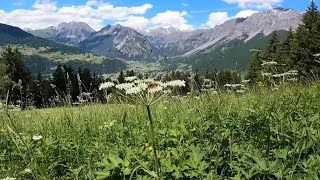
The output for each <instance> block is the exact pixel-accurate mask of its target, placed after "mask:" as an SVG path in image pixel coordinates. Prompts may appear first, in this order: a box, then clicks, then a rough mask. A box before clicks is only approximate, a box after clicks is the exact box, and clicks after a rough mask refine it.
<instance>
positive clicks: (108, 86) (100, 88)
mask: <svg viewBox="0 0 320 180" xmlns="http://www.w3.org/2000/svg"><path fill="white" fill-rule="evenodd" d="M113 86H114V83H113V82H105V83H102V84H100V86H99V90H102V89H108V88H111V87H113Z"/></svg>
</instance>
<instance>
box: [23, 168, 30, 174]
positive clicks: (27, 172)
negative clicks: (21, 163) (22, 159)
mask: <svg viewBox="0 0 320 180" xmlns="http://www.w3.org/2000/svg"><path fill="white" fill-rule="evenodd" d="M23 173H25V174H31V173H32V170H31V169H29V168H26V169H24V170H23Z"/></svg>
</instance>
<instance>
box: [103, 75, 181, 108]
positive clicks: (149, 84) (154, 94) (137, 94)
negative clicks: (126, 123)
mask: <svg viewBox="0 0 320 180" xmlns="http://www.w3.org/2000/svg"><path fill="white" fill-rule="evenodd" d="M126 81H127V82H126V83H122V84H118V85H114V84H113V83H111V82H105V83H103V84H101V85H100V89H105V88H110V87H115V88H116V89H117V90H118V93H119V94H120V95H122V96H125V97H126V98H128V99H131V100H134V101H135V102H138V103H142V104H145V105H151V104H152V103H154V102H155V101H156V100H158V99H159V98H161V97H162V96H164V95H166V94H168V93H170V92H171V90H172V89H173V88H178V87H184V86H185V81H181V80H174V81H169V82H161V81H155V80H153V79H142V80H141V79H137V78H136V77H135V76H133V77H128V78H126Z"/></svg>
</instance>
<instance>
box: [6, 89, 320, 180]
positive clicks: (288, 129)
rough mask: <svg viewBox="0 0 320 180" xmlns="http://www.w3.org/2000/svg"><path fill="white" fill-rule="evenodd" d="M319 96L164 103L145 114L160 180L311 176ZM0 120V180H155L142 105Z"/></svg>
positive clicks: (318, 160) (319, 133)
mask: <svg viewBox="0 0 320 180" xmlns="http://www.w3.org/2000/svg"><path fill="white" fill-rule="evenodd" d="M319 92H320V85H319V84H318V85H315V86H312V87H310V88H302V87H290V88H284V89H278V90H274V91H271V90H268V89H265V90H264V89H262V90H261V91H259V92H252V93H250V92H248V93H246V94H243V95H237V96H235V95H233V94H218V95H203V96H200V97H193V96H188V97H179V98H177V97H176V98H174V97H172V98H165V99H164V100H162V101H161V102H158V103H157V104H155V105H154V106H152V108H151V112H152V114H153V119H154V123H155V131H156V132H157V134H158V140H159V143H158V148H157V150H158V154H159V157H160V164H161V173H162V176H163V179H208V180H212V179H229V178H232V179H317V178H318V176H319V170H320V169H319V167H320V156H319V153H320V114H319V112H320V106H319V102H320V94H319ZM0 119H1V121H0V136H1V138H0V178H6V177H14V178H17V179H129V177H130V175H132V177H133V179H152V176H154V174H155V172H154V171H153V168H154V167H153V154H152V152H151V151H150V150H151V149H152V148H151V147H150V145H148V144H147V143H150V139H148V137H149V134H148V132H149V129H148V123H147V122H148V120H147V115H146V111H145V109H144V108H143V107H141V106H138V105H129V104H122V105H119V104H114V105H113V104H108V105H92V106H85V107H77V108H56V109H42V110H33V111H23V112H12V111H9V112H0ZM107 177H108V178H107ZM142 177H144V178H142ZM182 177H184V178H182Z"/></svg>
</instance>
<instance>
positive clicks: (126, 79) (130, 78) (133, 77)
mask: <svg viewBox="0 0 320 180" xmlns="http://www.w3.org/2000/svg"><path fill="white" fill-rule="evenodd" d="M136 79H137V77H136V76H131V77H126V78H124V80H125V81H127V82H132V81H134V80H136Z"/></svg>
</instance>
